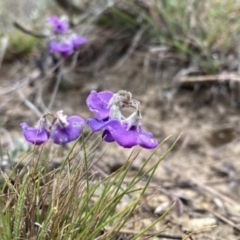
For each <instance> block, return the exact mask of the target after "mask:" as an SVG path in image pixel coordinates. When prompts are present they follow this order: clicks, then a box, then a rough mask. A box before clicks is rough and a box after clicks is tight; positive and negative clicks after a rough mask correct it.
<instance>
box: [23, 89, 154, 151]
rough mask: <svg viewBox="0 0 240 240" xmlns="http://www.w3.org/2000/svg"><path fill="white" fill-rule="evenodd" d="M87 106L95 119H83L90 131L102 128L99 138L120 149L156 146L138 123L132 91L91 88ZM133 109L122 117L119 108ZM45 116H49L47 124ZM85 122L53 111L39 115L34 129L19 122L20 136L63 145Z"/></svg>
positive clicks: (74, 138)
mask: <svg viewBox="0 0 240 240" xmlns="http://www.w3.org/2000/svg"><path fill="white" fill-rule="evenodd" d="M86 102H87V106H88V108H89V109H90V111H92V112H93V113H94V115H95V118H89V119H88V120H87V123H88V125H89V126H90V127H91V129H92V131H94V132H97V131H100V130H103V133H102V138H103V140H104V141H106V142H114V141H115V142H117V143H118V144H119V145H120V146H122V147H124V148H131V147H133V146H136V145H139V146H141V147H143V148H147V149H152V148H155V147H157V145H158V141H157V140H156V139H154V138H153V135H152V133H150V132H145V131H143V129H142V126H141V123H140V121H141V118H142V116H141V113H140V103H139V102H138V101H137V100H135V99H133V98H132V94H131V93H130V92H127V91H125V90H121V91H119V92H117V93H115V94H114V93H112V92H110V91H102V92H98V93H97V92H96V91H92V92H91V93H90V94H89V96H88V97H87V100H86ZM125 108H131V109H133V112H132V114H130V116H128V117H124V116H123V114H122V110H123V109H125ZM48 115H51V116H53V121H52V123H51V124H50V123H49V122H48V120H47V117H48ZM85 125H86V124H85V121H84V120H83V119H82V118H81V117H79V116H70V117H67V116H65V115H63V114H62V111H59V112H57V113H56V114H45V115H43V116H42V117H41V118H40V119H39V121H38V123H37V126H36V127H35V128H31V127H29V126H28V125H27V124H26V123H22V124H21V127H22V130H23V134H24V137H25V138H26V140H27V141H28V142H31V143H33V144H36V145H40V144H42V143H44V142H46V141H47V140H48V139H49V138H52V139H53V142H54V143H56V144H60V145H64V144H67V143H69V142H71V141H74V140H76V139H77V138H78V137H79V136H80V135H81V133H82V129H83V128H84V127H85Z"/></svg>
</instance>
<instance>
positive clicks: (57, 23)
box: [48, 16, 69, 34]
mask: <svg viewBox="0 0 240 240" xmlns="http://www.w3.org/2000/svg"><path fill="white" fill-rule="evenodd" d="M48 20H49V22H50V23H51V24H52V26H53V28H54V32H55V33H56V34H60V33H63V32H65V31H67V30H68V29H69V25H68V23H67V22H66V21H64V19H61V18H59V17H57V16H51V17H49V19H48Z"/></svg>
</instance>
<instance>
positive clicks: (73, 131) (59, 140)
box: [51, 111, 86, 145]
mask: <svg viewBox="0 0 240 240" xmlns="http://www.w3.org/2000/svg"><path fill="white" fill-rule="evenodd" d="M57 115H58V120H57V121H56V123H55V124H54V126H53V128H52V131H51V138H52V139H53V142H54V143H55V144H60V145H65V144H67V143H69V142H72V141H74V140H76V139H77V138H79V136H80V135H81V133H82V129H83V128H84V127H85V125H86V124H85V121H84V120H83V119H82V118H81V117H79V116H70V117H67V116H64V115H62V111H59V112H58V113H57Z"/></svg>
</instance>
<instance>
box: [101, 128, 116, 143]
mask: <svg viewBox="0 0 240 240" xmlns="http://www.w3.org/2000/svg"><path fill="white" fill-rule="evenodd" d="M102 139H103V140H104V141H105V142H114V141H115V139H114V138H113V136H112V134H111V133H110V132H109V131H108V130H104V131H103V134H102Z"/></svg>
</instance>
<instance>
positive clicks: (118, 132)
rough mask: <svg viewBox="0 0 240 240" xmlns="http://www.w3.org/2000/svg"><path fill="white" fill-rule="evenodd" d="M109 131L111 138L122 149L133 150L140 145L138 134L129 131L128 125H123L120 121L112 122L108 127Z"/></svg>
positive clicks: (134, 131)
mask: <svg viewBox="0 0 240 240" xmlns="http://www.w3.org/2000/svg"><path fill="white" fill-rule="evenodd" d="M107 130H108V131H109V132H110V133H111V136H112V137H113V139H115V141H116V142H117V143H118V144H119V145H120V146H122V147H125V148H131V147H133V146H135V145H138V133H137V131H136V130H135V129H134V130H131V129H130V130H127V124H121V123H120V122H119V121H117V120H115V121H111V122H110V123H109V124H108V125H107Z"/></svg>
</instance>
